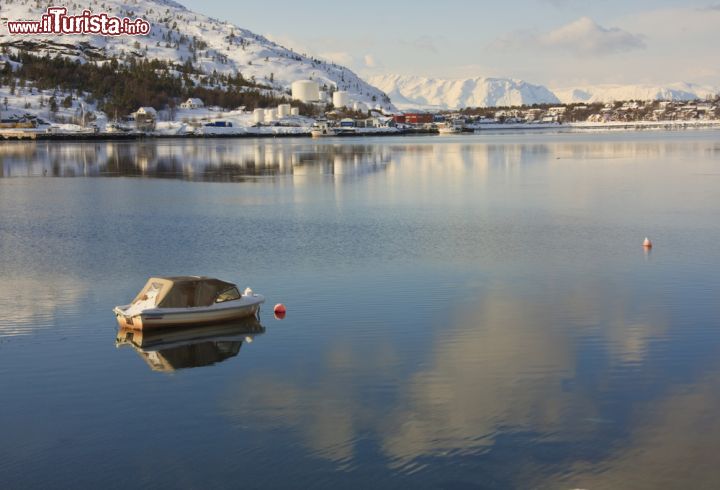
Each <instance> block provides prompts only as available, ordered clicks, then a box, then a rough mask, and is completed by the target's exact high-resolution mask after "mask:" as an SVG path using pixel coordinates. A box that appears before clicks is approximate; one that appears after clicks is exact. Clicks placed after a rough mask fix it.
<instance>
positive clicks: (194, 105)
mask: <svg viewBox="0 0 720 490" xmlns="http://www.w3.org/2000/svg"><path fill="white" fill-rule="evenodd" d="M202 107H205V104H203V101H202V100H201V99H193V98H190V99H188V100H186V101H185V102H183V103H182V104H180V108H181V109H200V108H202Z"/></svg>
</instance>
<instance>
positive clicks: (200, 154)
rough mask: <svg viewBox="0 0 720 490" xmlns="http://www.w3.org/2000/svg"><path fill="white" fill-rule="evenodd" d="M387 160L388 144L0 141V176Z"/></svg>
mask: <svg viewBox="0 0 720 490" xmlns="http://www.w3.org/2000/svg"><path fill="white" fill-rule="evenodd" d="M389 161H390V152H389V150H388V149H387V147H382V146H376V145H364V144H357V145H356V144H338V145H333V144H322V143H313V142H311V141H308V142H307V143H306V144H304V145H302V147H301V148H300V150H299V151H298V148H295V147H292V146H290V145H282V144H268V143H267V142H265V141H263V142H240V143H238V142H237V141H232V140H223V141H216V140H213V141H208V140H200V141H171V142H165V141H162V140H160V141H157V140H150V141H141V142H117V141H107V142H101V143H97V142H92V143H90V142H83V143H73V144H63V145H57V144H53V142H45V143H37V142H0V164H1V165H0V177H16V176H49V177H96V176H119V177H155V178H169V179H183V180H197V181H207V182H235V181H242V180H244V179H245V178H250V177H262V176H272V175H283V174H297V175H305V174H321V175H345V174H349V175H358V174H363V173H369V172H376V171H379V170H382V169H384V168H385V166H386V165H387V164H388V162H389Z"/></svg>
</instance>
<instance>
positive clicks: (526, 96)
mask: <svg viewBox="0 0 720 490" xmlns="http://www.w3.org/2000/svg"><path fill="white" fill-rule="evenodd" d="M368 82H370V84H372V85H374V86H376V87H377V88H379V89H380V90H382V91H383V92H385V93H387V94H388V95H389V96H390V99H391V100H392V101H393V103H394V104H395V105H396V106H397V107H398V108H400V109H426V110H434V109H458V108H461V107H495V106H513V105H524V104H535V103H549V104H557V103H559V102H560V100H559V99H558V98H557V97H556V96H555V94H553V93H552V92H551V91H550V90H548V89H547V88H545V87H543V86H541V85H532V84H530V83H528V82H525V81H523V80H512V79H508V78H466V79H461V80H447V79H440V78H423V77H418V76H402V75H381V76H373V77H370V78H368Z"/></svg>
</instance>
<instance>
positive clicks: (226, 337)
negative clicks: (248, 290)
mask: <svg viewBox="0 0 720 490" xmlns="http://www.w3.org/2000/svg"><path fill="white" fill-rule="evenodd" d="M263 333H265V328H264V327H263V326H262V325H261V324H260V322H259V321H257V319H255V318H254V317H250V318H246V319H244V320H241V321H238V322H233V323H222V324H215V325H204V326H201V327H193V328H173V329H163V330H153V331H138V330H133V329H130V328H120V329H119V330H118V333H117V337H116V338H115V345H116V346H117V347H120V346H123V345H129V346H132V347H133V348H134V349H135V350H136V351H137V353H138V354H139V355H140V356H141V357H142V358H143V359H144V360H145V362H147V364H148V366H150V368H151V369H152V370H154V371H165V372H170V371H175V370H177V369H184V368H194V367H202V366H210V365H212V364H216V363H219V362H222V361H225V360H226V359H230V358H231V357H235V356H237V355H238V353H239V352H240V347H241V346H242V343H243V342H252V339H253V337H255V336H256V335H261V334H263Z"/></svg>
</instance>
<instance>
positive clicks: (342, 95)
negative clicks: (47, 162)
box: [333, 90, 350, 107]
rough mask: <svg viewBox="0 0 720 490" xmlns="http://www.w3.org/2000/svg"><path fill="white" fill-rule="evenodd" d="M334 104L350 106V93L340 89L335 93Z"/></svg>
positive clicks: (336, 105)
mask: <svg viewBox="0 0 720 490" xmlns="http://www.w3.org/2000/svg"><path fill="white" fill-rule="evenodd" d="M333 105H334V106H335V107H348V106H349V105H350V93H349V92H346V91H345V90H338V91H337V92H335V93H333Z"/></svg>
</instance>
